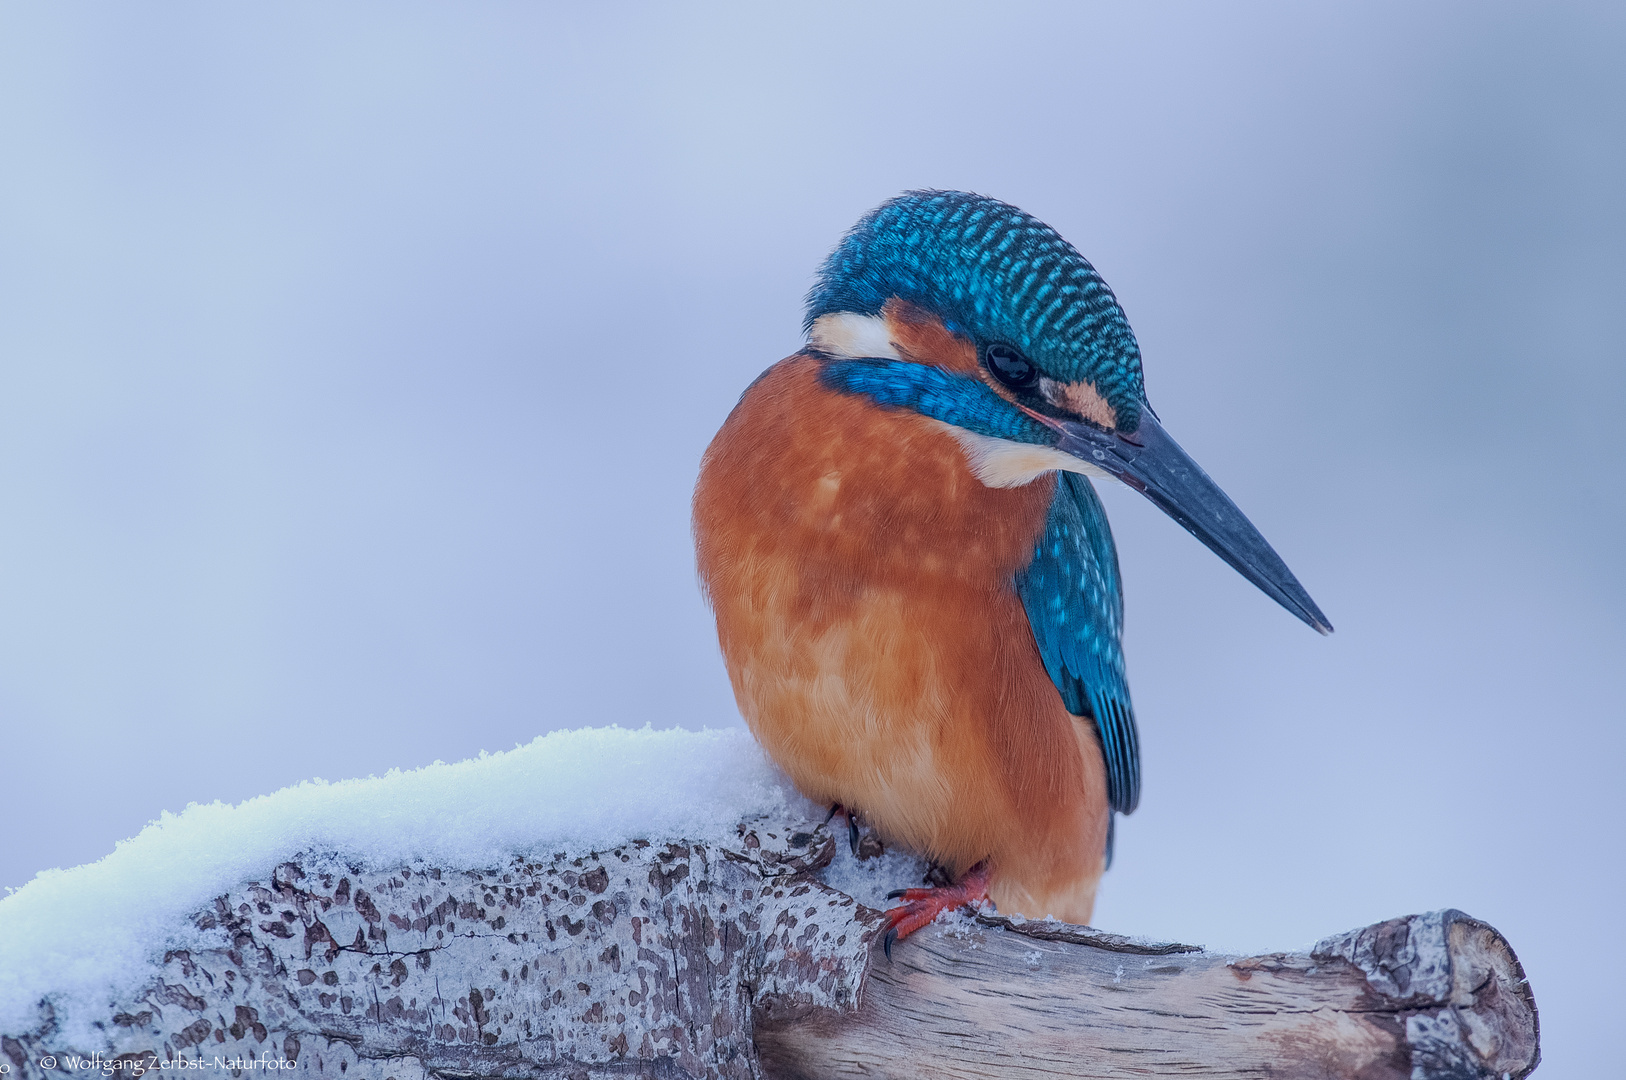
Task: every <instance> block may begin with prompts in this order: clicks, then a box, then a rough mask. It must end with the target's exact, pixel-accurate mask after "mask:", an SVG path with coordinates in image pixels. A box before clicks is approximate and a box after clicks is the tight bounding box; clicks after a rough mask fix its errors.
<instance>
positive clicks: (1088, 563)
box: [694, 191, 1332, 955]
mask: <svg viewBox="0 0 1626 1080" xmlns="http://www.w3.org/2000/svg"><path fill="white" fill-rule="evenodd" d="M803 330H804V332H805V334H806V339H807V343H806V345H805V347H803V348H802V349H801V350H800V351H799V352H797V353H796V354H795V355H793V356H790V357H789V358H787V359H784V360H781V361H779V362H778V363H776V364H774V365H773V366H772V367H770V368H768V369H767V370H766V371H765V372H763V373H762V374H761V375H760V376H758V378H757V379H756V381H755V382H753V383H752V384H751V385H750V387H749V388H747V389H746V391H745V393H744V394H743V396H742V397H741V398H740V400H739V403H738V404H737V405H736V406H735V408H734V409H733V411H732V412H731V413H730V414H729V416H728V418H727V420H725V421H724V423H723V426H722V428H721V430H719V431H718V433H717V435H716V437H715V438H714V439H713V440H712V442H711V445H710V446H709V448H708V449H707V450H706V452H705V455H704V457H703V459H702V462H701V468H700V477H699V481H698V484H697V486H696V489H695V495H694V534H695V546H696V555H697V566H698V570H699V577H700V582H701V587H702V589H703V591H704V593H705V595H706V598H707V600H708V602H709V603H710V605H711V607H712V610H713V612H714V614H715V615H716V620H717V633H718V639H719V642H720V644H721V647H722V654H723V658H724V662H725V663H726V665H727V668H728V674H729V679H730V682H731V683H732V685H733V689H734V696H735V699H736V701H737V702H738V704H739V708H740V712H741V714H742V715H743V716H744V718H745V721H746V723H747V724H748V725H749V727H750V729H751V731H752V733H753V734H754V735H755V737H756V739H757V740H758V742H760V743H761V745H762V747H763V748H764V750H765V751H766V752H767V754H768V755H769V756H770V757H771V758H772V759H773V760H774V761H775V762H776V763H777V764H778V765H779V767H780V768H781V769H783V770H784V772H785V773H786V774H787V775H788V776H789V778H790V779H791V781H792V782H793V783H794V784H795V785H796V787H797V788H798V789H799V790H800V791H801V792H802V793H803V794H804V795H806V796H808V797H809V798H811V799H814V800H816V801H818V802H819V803H821V804H828V805H830V806H831V807H832V808H837V809H841V810H844V811H846V813H847V814H848V815H849V816H848V821H849V822H851V821H853V819H854V818H855V817H861V818H862V819H863V820H864V821H865V822H866V823H867V824H868V825H869V826H870V827H871V828H872V829H873V830H875V831H876V832H877V833H878V834H879V835H880V837H881V838H882V839H883V840H884V841H885V842H887V843H892V844H897V845H901V846H903V847H906V848H909V849H912V850H914V851H916V852H918V853H920V854H922V855H924V856H926V857H927V858H929V859H930V860H932V861H933V862H934V863H935V864H936V866H937V867H938V868H940V870H941V872H942V875H943V876H942V877H941V878H940V880H942V881H945V882H946V883H945V884H939V885H937V886H933V887H919V888H909V889H902V890H899V891H897V892H895V893H893V894H892V896H891V897H890V898H893V899H896V898H901V899H902V901H903V903H902V904H900V905H898V906H896V907H893V908H891V909H890V910H889V911H888V912H887V913H886V918H885V925H886V927H887V930H886V934H885V936H884V943H885V947H886V951H887V953H888V955H890V954H891V949H892V945H893V943H894V941H896V940H898V939H900V938H903V937H906V936H907V935H908V934H910V933H912V932H914V931H915V930H918V929H919V928H920V927H922V926H925V925H926V924H927V923H929V922H931V921H932V920H933V919H934V918H936V916H937V915H938V914H940V913H941V912H943V911H944V910H947V909H950V908H954V907H958V906H962V905H965V904H968V903H974V902H981V901H983V900H991V901H992V902H993V904H994V906H995V907H996V908H997V910H998V911H1000V912H1001V913H1004V914H1014V915H1022V916H1026V917H1029V918H1042V917H1045V916H1053V917H1055V918H1059V919H1062V920H1064V921H1067V922H1073V923H1085V924H1087V923H1088V922H1089V921H1090V917H1091V914H1092V911H1093V908H1094V904H1095V895H1096V887H1097V885H1098V883H1099V881H1100V879H1101V875H1102V874H1103V872H1104V871H1105V870H1106V868H1107V866H1108V864H1109V862H1110V859H1111V840H1112V835H1113V822H1114V815H1115V814H1128V813H1130V812H1131V811H1133V810H1134V809H1135V807H1136V804H1137V803H1138V802H1139V800H1140V754H1139V740H1138V736H1137V733H1136V727H1135V714H1134V709H1133V708H1132V706H1131V704H1130V699H1129V685H1128V681H1127V679H1126V676H1125V672H1124V654H1123V645H1122V636H1123V590H1122V583H1121V578H1120V574H1119V569H1118V556H1117V549H1116V548H1115V546H1114V544H1113V540H1112V531H1111V529H1110V527H1109V526H1108V524H1107V517H1106V513H1105V511H1104V510H1103V508H1102V506H1101V502H1100V500H1099V498H1098V497H1097V495H1096V492H1095V489H1094V487H1093V486H1092V481H1093V480H1113V481H1117V482H1120V483H1123V484H1125V485H1127V486H1129V487H1130V488H1133V489H1134V490H1136V491H1138V492H1140V493H1141V494H1142V495H1144V496H1145V497H1146V498H1148V499H1150V500H1151V501H1152V503H1153V504H1154V505H1156V506H1157V507H1159V508H1160V509H1162V510H1163V511H1164V512H1165V513H1167V514H1168V515H1169V516H1170V517H1172V518H1174V520H1175V521H1177V522H1178V523H1179V524H1180V525H1182V526H1184V527H1185V528H1186V529H1187V530H1188V531H1190V532H1191V533H1192V535H1194V536H1196V537H1197V539H1199V540H1201V541H1202V542H1203V543H1204V544H1206V545H1207V546H1208V547H1209V548H1210V549H1212V550H1213V551H1214V552H1215V553H1216V554H1217V555H1219V557H1220V558H1222V559H1224V560H1225V561H1226V562H1227V563H1229V564H1230V565H1231V566H1232V567H1233V568H1235V569H1236V570H1237V571H1238V572H1239V573H1241V574H1242V576H1243V577H1245V578H1247V579H1248V580H1249V581H1251V582H1253V583H1254V584H1255V585H1256V586H1258V587H1259V588H1260V589H1261V590H1263V591H1264V592H1265V593H1266V594H1267V595H1268V596H1270V597H1271V598H1272V599H1274V600H1276V601H1277V602H1278V603H1279V604H1281V605H1282V606H1283V607H1284V608H1286V609H1287V610H1288V611H1290V612H1292V613H1293V614H1294V615H1296V616H1298V617H1299V618H1300V619H1302V620H1303V621H1304V622H1305V623H1307V624H1309V625H1310V626H1311V627H1312V628H1314V629H1316V630H1318V631H1320V632H1321V633H1323V634H1325V633H1330V632H1331V630H1332V626H1331V624H1330V623H1328V621H1327V619H1326V617H1325V616H1324V615H1322V613H1321V610H1320V609H1319V608H1318V607H1317V606H1316V604H1315V602H1314V601H1313V600H1311V599H1310V596H1309V594H1308V593H1307V592H1306V591H1305V590H1304V588H1303V587H1302V586H1301V585H1300V584H1299V582H1298V580H1297V579H1296V578H1295V577H1294V576H1293V574H1292V572H1291V571H1289V570H1288V568H1287V566H1286V565H1285V564H1284V563H1283V562H1282V560H1281V559H1280V557H1278V556H1277V554H1276V553H1275V551H1274V550H1272V549H1271V547H1270V545H1269V544H1268V543H1266V542H1265V539H1264V537H1263V536H1261V535H1260V534H1259V531H1258V530H1257V529H1256V528H1254V526H1253V525H1252V524H1251V523H1250V522H1249V521H1248V519H1247V518H1246V517H1244V516H1243V514H1242V512H1241V511H1240V510H1238V509H1237V507H1236V505H1235V504H1234V503H1233V502H1232V501H1231V500H1230V499H1229V498H1228V497H1227V496H1226V495H1225V493H1224V492H1223V491H1221V490H1220V488H1219V486H1218V485H1216V484H1215V483H1214V481H1213V480H1211V479H1209V477H1208V474H1207V473H1205V472H1204V471H1203V470H1202V469H1201V468H1200V467H1199V466H1198V465H1197V463H1196V462H1195V461H1193V460H1192V459H1191V458H1190V457H1189V456H1188V455H1187V454H1186V453H1185V452H1184V451H1183V450H1182V449H1181V448H1180V446H1179V445H1178V444H1177V443H1176V442H1175V441H1174V440H1173V439H1172V438H1171V437H1170V436H1169V435H1168V434H1167V433H1166V432H1165V431H1164V429H1163V426H1162V424H1161V423H1160V422H1159V420H1158V418H1157V414H1156V413H1155V412H1154V411H1153V410H1152V407H1151V405H1150V404H1149V403H1148V401H1147V398H1146V391H1145V387H1144V384H1143V379H1142V372H1141V356H1140V347H1139V345H1138V344H1137V342H1136V340H1135V335H1134V333H1133V331H1132V330H1131V329H1130V326H1129V322H1128V320H1127V319H1126V318H1125V316H1124V313H1123V310H1122V308H1121V307H1120V306H1119V304H1118V301H1117V298H1116V297H1115V296H1114V295H1113V293H1112V290H1111V289H1110V288H1108V287H1107V284H1106V282H1105V281H1103V280H1102V279H1101V277H1100V275H1099V274H1097V273H1096V271H1095V268H1094V267H1093V266H1091V265H1090V263H1089V262H1088V261H1087V260H1086V259H1085V258H1084V257H1083V256H1082V255H1080V254H1079V253H1078V251H1077V250H1075V249H1074V248H1073V246H1072V245H1071V244H1069V243H1068V242H1067V241H1066V240H1065V239H1063V238H1062V237H1061V236H1060V234H1058V233H1057V232H1056V231H1055V230H1054V229H1052V228H1050V227H1049V226H1048V225H1046V224H1044V223H1043V222H1042V221H1039V220H1038V219H1037V218H1034V217H1033V216H1031V215H1029V214H1027V213H1025V212H1023V211H1022V210H1019V209H1017V208H1016V207H1014V206H1011V205H1009V204H1007V203H1004V202H1001V201H999V200H998V199H994V198H990V197H987V196H983V195H975V194H970V193H966V192H959V191H911V192H906V193H905V194H903V195H900V196H898V197H897V198H894V199H892V200H890V201H888V202H886V203H883V204H882V205H881V206H879V207H877V208H876V209H875V210H873V211H871V212H870V213H868V214H867V215H865V216H864V217H863V218H862V219H861V220H860V221H859V222H858V224H857V225H855V226H854V227H853V228H852V229H851V230H850V231H849V232H848V233H847V235H846V236H845V237H844V238H843V239H842V241H841V242H840V244H839V245H838V246H837V247H836V249H835V250H834V252H832V254H831V255H830V256H829V258H828V259H827V260H826V261H825V263H824V265H823V267H822V269H821V270H820V271H819V273H818V276H817V279H816V282H815V284H814V286H813V288H812V289H811V291H810V292H809V294H808V298H807V312H806V319H805V322H804V326H803ZM855 835H856V834H855Z"/></svg>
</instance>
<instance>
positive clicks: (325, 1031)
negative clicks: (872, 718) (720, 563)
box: [0, 823, 1538, 1080]
mask: <svg viewBox="0 0 1626 1080" xmlns="http://www.w3.org/2000/svg"><path fill="white" fill-rule="evenodd" d="M833 853H834V841H833V840H832V839H831V837H830V836H828V835H827V834H826V833H825V832H824V831H822V830H815V829H812V828H811V827H806V826H803V827H792V828H779V827H775V826H771V825H767V824H763V823H756V824H752V825H742V826H741V827H740V829H739V830H738V835H737V837H736V838H735V839H734V840H733V841H731V842H730V843H727V844H723V845H702V844H664V845H650V844H647V843H643V842H641V841H632V842H629V843H628V844H626V845H625V846H623V847H621V848H617V849H615V850H613V851H606V852H601V853H597V854H594V855H591V856H587V857H584V858H577V859H567V858H564V857H559V858H556V859H554V860H552V861H543V862H516V863H514V864H513V865H511V866H509V867H506V868H502V869H498V870H481V871H473V870H453V869H449V868H442V869H439V870H436V869H418V870H410V869H405V868H403V869H400V870H397V871H394V872H390V873H330V872H318V871H317V870H316V869H315V866H314V862H312V864H311V865H309V866H306V865H301V864H300V863H298V862H294V863H285V864H283V865H282V866H279V867H276V868H275V869H274V871H273V872H271V873H270V874H268V875H267V878H266V880H265V881H263V882H260V883H250V884H248V885H244V886H242V887H241V888H239V889H236V890H233V891H232V892H231V893H229V894H227V895H225V896H221V897H220V898H218V899H217V900H216V902H215V905H214V907H213V909H212V910H210V911H206V912H200V913H198V914H197V915H196V916H195V921H196V922H197V924H198V925H199V926H200V927H203V928H205V929H213V930H216V931H219V932H220V939H221V942H222V943H221V944H220V945H218V946H217V947H211V948H208V949H201V950H193V951H190V952H170V953H167V954H165V955H164V956H163V957H162V958H161V960H160V959H159V958H156V957H155V958H154V968H153V971H152V977H151V979H150V981H149V982H148V983H147V984H146V985H145V986H144V987H143V988H142V990H141V991H140V992H139V993H137V994H134V995H132V996H131V998H130V1000H128V1001H127V1002H125V1003H124V1004H123V1005H122V1006H121V1007H119V1008H117V1009H115V1010H114V1011H113V1012H112V1014H111V1015H109V1016H107V1017H106V1019H105V1021H103V1022H101V1023H100V1024H99V1025H98V1027H97V1030H98V1032H99V1035H98V1037H97V1039H96V1043H97V1044H96V1045H67V1044H66V1043H65V1041H64V1037H63V1035H62V1034H61V1032H60V1031H59V1029H58V1026H57V1023H56V1018H55V1015H54V1013H53V1010H52V1006H51V1004H50V1002H49V1000H47V1001H45V1002H42V1003H41V1006H40V1012H39V1017H38V1023H37V1025H36V1026H35V1027H34V1028H33V1029H32V1030H28V1031H19V1032H5V1033H3V1037H0V1064H9V1065H10V1066H11V1070H10V1071H11V1073H12V1074H13V1075H15V1076H17V1077H19V1078H20V1080H45V1078H46V1077H54V1076H61V1075H63V1074H64V1073H67V1074H69V1075H71V1074H72V1073H73V1072H76V1071H82V1070H83V1069H84V1068H86V1067H87V1065H88V1066H89V1067H92V1068H95V1069H96V1071H98V1072H101V1073H104V1074H105V1073H107V1072H108V1071H109V1066H108V1064H107V1063H108V1062H109V1061H111V1062H112V1063H113V1065H112V1068H115V1069H117V1070H118V1071H119V1072H121V1073H140V1072H142V1071H144V1070H149V1069H160V1070H161V1071H182V1066H183V1065H184V1066H186V1067H187V1071H190V1069H193V1068H199V1069H208V1070H209V1071H222V1070H224V1071H232V1072H235V1073H238V1074H240V1073H241V1072H242V1071H255V1070H259V1069H266V1068H267V1065H268V1064H272V1065H274V1066H276V1068H277V1071H279V1074H285V1073H286V1072H287V1071H290V1070H292V1071H298V1072H302V1073H312V1074H318V1075H323V1076H343V1077H345V1078H346V1080H370V1078H374V1077H377V1078H384V1077H394V1078H396V1080H418V1078H425V1077H547V1078H555V1077H557V1078H570V1080H586V1078H592V1080H605V1078H610V1077H617V1078H625V1077H651V1078H655V1077H660V1078H685V1077H694V1078H699V1077H708V1078H713V1077H714V1078H742V1080H743V1078H756V1077H766V1078H781V1077H782V1078H793V1077H794V1078H810V1080H811V1078H823V1077H837V1076H856V1075H863V1076H869V1077H900V1078H902V1077H909V1078H911V1080H913V1078H916V1077H922V1076H941V1077H993V1076H1000V1077H1006V1076H1018V1077H1035V1078H1037V1077H1049V1076H1069V1077H1074V1076H1076V1077H1085V1076H1088V1077H1118V1076H1125V1077H1127V1076H1137V1077H1146V1076H1205V1077H1261V1078H1263V1077H1310V1078H1322V1077H1327V1078H1330V1077H1359V1078H1362V1080H1387V1078H1402V1077H1404V1078H1410V1080H1469V1078H1472V1080H1482V1078H1489V1077H1503V1076H1507V1077H1522V1076H1525V1075H1527V1074H1528V1073H1529V1072H1530V1070H1531V1069H1533V1068H1534V1067H1535V1064H1536V1061H1537V1059H1538V1049H1537V1026H1536V1012H1535V1005H1534V1001H1533V999H1532V997H1531V994H1530V990H1529V987H1528V985H1527V984H1526V982H1525V980H1524V975H1523V971H1522V970H1521V969H1520V967H1519V964H1518V961H1517V959H1516V958H1515V957H1514V955H1513V952H1512V950H1511V949H1510V948H1509V947H1508V945H1507V942H1506V941H1504V940H1503V939H1502V938H1501V936H1500V935H1499V934H1497V933H1496V931H1495V930H1493V929H1492V928H1490V927H1489V926H1486V925H1485V924H1483V923H1480V922H1477V921H1475V920H1473V919H1470V918H1468V917H1467V916H1465V915H1463V914H1462V913H1460V912H1456V911H1443V912H1433V913H1430V914H1427V915H1418V916H1412V917H1409V918H1403V919H1394V920H1391V921H1389V922H1386V923H1380V924H1378V925H1376V926H1371V927H1367V928H1365V929H1363V930H1358V931H1351V932H1350V933H1347V934H1340V935H1336V936H1334V937H1331V938H1328V939H1326V940H1325V941H1322V942H1321V943H1320V944H1318V945H1317V946H1316V947H1315V948H1314V949H1313V950H1312V951H1311V952H1310V953H1308V954H1285V953H1284V954H1274V955H1270V956H1259V957H1247V958H1237V957H1226V956H1216V955H1213V954H1210V953H1205V952H1203V951H1202V950H1200V949H1198V948H1196V947H1194V946H1188V945H1177V944H1153V943H1145V942H1135V941H1130V940H1128V939H1124V938H1120V937H1116V936H1114V935H1109V934H1101V933H1098V932H1096V931H1093V930H1090V929H1088V928H1084V927H1073V926H1067V925H1064V924H1059V923H1049V922H1046V923H1035V922H1028V923H1023V924H1019V925H1018V924H1012V923H1011V922H1010V921H1009V920H1004V919H1001V918H998V917H994V916H978V917H975V918H972V917H969V916H964V917H961V918H959V919H958V920H957V921H945V922H943V923H940V924H938V925H937V926H934V927H931V928H928V929H927V930H925V931H922V932H920V933H919V934H917V935H916V936H914V937H913V938H910V939H909V940H908V941H906V942H904V943H902V944H901V945H900V946H898V947H897V948H896V949H895V950H894V961H893V962H892V963H888V962H887V961H886V960H885V959H884V957H882V955H881V952H880V949H879V945H878V943H877V940H876V937H877V928H878V926H879V923H880V915H879V912H878V911H876V910H874V909H873V908H869V907H866V906H864V905H862V904H860V903H858V902H856V901H855V900H854V899H853V898H852V897H851V896H848V895H846V894H844V893H842V892H839V891H837V890H836V889H834V888H831V887H830V886H828V885H827V884H825V883H824V882H823V881H821V880H820V876H821V871H822V870H823V868H824V867H825V866H826V865H827V864H828V863H829V862H830V860H831V858H832V855H833ZM899 884H907V883H906V882H900V883H899ZM47 1058H49V1059H51V1060H52V1063H53V1064H54V1066H55V1068H54V1069H48V1068H44V1067H42V1065H41V1062H42V1060H44V1059H47ZM85 1059H90V1060H89V1061H88V1062H87V1061H86V1060H85ZM98 1063H99V1064H98Z"/></svg>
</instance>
